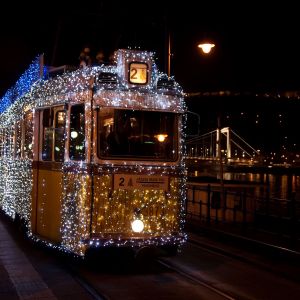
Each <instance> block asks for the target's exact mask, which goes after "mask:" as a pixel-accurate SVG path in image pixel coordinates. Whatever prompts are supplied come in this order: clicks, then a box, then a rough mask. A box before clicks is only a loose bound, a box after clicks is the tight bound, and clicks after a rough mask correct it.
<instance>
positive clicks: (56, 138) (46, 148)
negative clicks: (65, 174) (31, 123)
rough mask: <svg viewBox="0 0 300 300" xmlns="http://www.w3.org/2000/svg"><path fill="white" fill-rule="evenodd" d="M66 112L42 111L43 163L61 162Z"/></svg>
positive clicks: (50, 109)
mask: <svg viewBox="0 0 300 300" xmlns="http://www.w3.org/2000/svg"><path fill="white" fill-rule="evenodd" d="M65 123H66V112H65V111H64V110H58V109H57V108H47V109H44V110H43V145H42V159H43V160H44V161H53V160H54V161H63V160H64V153H65V139H64V135H65Z"/></svg>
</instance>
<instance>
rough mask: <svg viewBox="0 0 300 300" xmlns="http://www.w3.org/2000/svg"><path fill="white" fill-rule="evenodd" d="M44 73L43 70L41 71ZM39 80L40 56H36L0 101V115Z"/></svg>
mask: <svg viewBox="0 0 300 300" xmlns="http://www.w3.org/2000/svg"><path fill="white" fill-rule="evenodd" d="M43 71H44V70H43ZM39 79H40V55H38V56H37V57H36V58H35V59H34V60H33V62H32V63H31V64H30V66H29V68H28V69H27V70H26V71H25V72H24V73H23V74H22V75H21V77H20V78H19V80H18V81H17V82H16V84H15V85H14V86H13V87H12V88H10V89H9V90H7V92H6V93H5V95H4V96H3V97H2V98H1V99H0V113H2V112H4V111H5V110H6V109H7V108H8V107H9V106H10V105H12V104H13V103H14V102H15V101H16V100H17V99H19V98H20V97H22V96H23V95H24V94H25V93H27V92H28V91H29V90H30V88H31V87H32V85H33V83H34V82H36V81H37V80H39Z"/></svg>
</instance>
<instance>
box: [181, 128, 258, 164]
mask: <svg viewBox="0 0 300 300" xmlns="http://www.w3.org/2000/svg"><path fill="white" fill-rule="evenodd" d="M186 147H187V152H186V153H187V154H186V158H187V159H188V160H189V159H193V160H202V161H203V160H205V161H220V158H222V162H223V163H224V164H228V165H233V164H235V165H247V166H249V165H254V164H258V163H259V162H260V161H261V156H260V153H259V151H257V150H255V149H254V148H253V147H252V146H251V145H249V144H248V143H247V142H246V141H245V140H244V139H243V138H242V137H241V136H239V135H238V134H237V133H236V132H234V131H233V130H232V129H231V128H230V127H224V128H222V129H216V130H213V131H211V132H208V133H205V134H203V135H199V136H194V137H191V138H188V139H187V141H186Z"/></svg>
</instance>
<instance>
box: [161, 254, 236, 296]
mask: <svg viewBox="0 0 300 300" xmlns="http://www.w3.org/2000/svg"><path fill="white" fill-rule="evenodd" d="M157 261H158V262H159V263H160V264H162V265H163V266H165V267H167V268H168V269H170V270H172V271H174V272H176V273H178V274H180V275H181V276H183V277H184V278H186V279H188V280H190V281H192V282H194V283H196V284H198V285H201V286H203V287H205V288H207V289H209V290H210V291H212V292H214V293H215V294H217V295H219V296H221V297H223V298H224V299H227V300H236V299H238V298H235V297H234V296H233V295H230V294H228V293H227V292H226V291H223V290H221V289H218V288H216V287H215V286H213V285H212V284H210V283H208V282H207V281H205V280H203V279H202V278H200V277H197V276H195V275H192V274H190V273H188V272H186V271H184V270H182V269H180V268H178V267H176V266H174V265H172V264H170V263H169V262H166V261H165V260H162V259H158V260H157Z"/></svg>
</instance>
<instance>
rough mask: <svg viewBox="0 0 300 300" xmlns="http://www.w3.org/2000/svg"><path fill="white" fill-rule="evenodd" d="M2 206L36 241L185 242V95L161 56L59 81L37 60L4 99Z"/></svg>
mask: <svg viewBox="0 0 300 300" xmlns="http://www.w3.org/2000/svg"><path fill="white" fill-rule="evenodd" d="M0 101H1V102H0V111H1V115H0V147H1V148H0V172H1V178H0V207H1V210H2V211H4V212H5V213H6V214H7V215H8V216H10V217H11V218H12V219H14V220H17V221H19V222H20V223H21V224H23V225H24V227H25V228H26V231H27V234H28V235H29V236H30V237H32V238H33V239H35V240H40V241H42V242H45V243H46V244H48V245H49V246H56V247H59V248H60V249H63V250H64V251H68V252H73V253H76V254H79V255H84V254H85V253H86V251H87V250H88V249H89V248H95V247H113V246H117V247H131V248H133V249H139V248H141V247H145V246H149V247H165V248H166V249H176V248H177V247H178V246H179V245H181V244H182V243H184V241H185V240H186V235H185V233H184V228H183V227H184V226H183V225H184V202H185V177H184V174H185V172H184V164H183V114H184V112H185V106H184V99H183V92H182V89H181V87H180V86H179V85H178V84H177V83H176V82H175V80H174V79H173V78H169V77H168V76H167V75H166V74H164V73H161V72H159V70H158V69H157V66H156V64H155V62H154V54H153V53H152V52H147V51H138V50H125V49H120V50H117V51H116V52H115V55H114V62H113V63H112V64H111V65H100V66H90V67H85V68H81V69H77V70H73V71H68V70H67V69H66V70H65V72H64V73H63V74H60V75H56V76H54V75H53V73H49V72H48V71H47V67H45V66H44V65H43V64H42V63H41V60H40V58H39V57H38V58H37V59H36V60H35V61H34V62H33V63H32V64H31V65H30V67H29V69H28V70H27V71H26V72H25V73H24V74H23V75H22V77H21V78H20V79H19V80H18V82H17V83H16V85H15V86H14V87H13V88H12V89H10V90H9V91H8V92H7V93H6V94H5V95H4V97H3V98H2V99H1V100H0Z"/></svg>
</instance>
